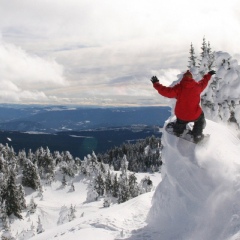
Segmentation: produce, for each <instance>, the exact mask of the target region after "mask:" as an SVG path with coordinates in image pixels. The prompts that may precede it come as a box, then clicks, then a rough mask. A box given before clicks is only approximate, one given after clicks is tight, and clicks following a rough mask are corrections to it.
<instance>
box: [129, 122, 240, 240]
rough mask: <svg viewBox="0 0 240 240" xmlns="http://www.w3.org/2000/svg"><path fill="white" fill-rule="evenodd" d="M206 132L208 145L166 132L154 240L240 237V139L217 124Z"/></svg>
mask: <svg viewBox="0 0 240 240" xmlns="http://www.w3.org/2000/svg"><path fill="white" fill-rule="evenodd" d="M204 133H209V134H210V135H211V136H210V139H209V141H208V142H207V143H205V144H202V145H201V144H198V145H195V144H193V143H190V142H186V141H185V140H183V139H179V138H176V137H175V136H172V135H169V134H167V133H166V132H164V135H163V144H164V149H163V161H164V167H163V168H162V171H163V172H162V177H163V180H162V182H161V183H160V184H159V185H158V187H157V189H156V191H155V194H154V196H153V206H152V207H151V209H150V212H149V215H148V218H147V222H148V226H147V228H146V229H145V230H146V231H149V232H152V238H151V239H154V240H159V239H166V240H170V239H178V240H181V239H182V240H191V239H194V240H202V239H204V240H213V239H218V240H226V239H231V240H233V239H235V240H237V239H240V234H239V235H238V232H239V233H240V201H239V199H240V158H239V156H240V141H239V139H238V137H237V134H236V131H235V130H234V129H230V128H229V127H226V126H224V125H221V124H217V123H215V122H212V121H207V127H206V129H205V130H204ZM234 234H237V235H236V236H235V237H234V238H231V237H232V236H233V235H234ZM237 236H238V238H237ZM133 239H134V238H133Z"/></svg>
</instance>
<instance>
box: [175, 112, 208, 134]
mask: <svg viewBox="0 0 240 240" xmlns="http://www.w3.org/2000/svg"><path fill="white" fill-rule="evenodd" d="M189 122H194V125H193V129H192V134H193V136H194V137H196V136H199V135H202V132H203V129H204V128H205V126H206V120H205V117H204V113H202V114H201V115H200V117H199V118H198V119H197V120H195V121H183V120H181V119H179V118H177V121H176V123H175V125H174V127H173V131H174V132H175V133H176V134H178V135H180V134H182V133H183V131H184V130H185V129H186V126H187V124H188V123H189Z"/></svg>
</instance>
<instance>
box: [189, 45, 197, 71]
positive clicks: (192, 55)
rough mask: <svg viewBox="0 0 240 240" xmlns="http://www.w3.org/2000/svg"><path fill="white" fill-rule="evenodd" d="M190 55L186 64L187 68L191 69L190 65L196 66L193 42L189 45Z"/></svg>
mask: <svg viewBox="0 0 240 240" xmlns="http://www.w3.org/2000/svg"><path fill="white" fill-rule="evenodd" d="M189 53H190V57H189V61H188V62H189V65H188V68H189V69H191V68H192V67H196V58H197V57H196V56H195V50H194V47H193V44H192V43H191V45H190V51H189Z"/></svg>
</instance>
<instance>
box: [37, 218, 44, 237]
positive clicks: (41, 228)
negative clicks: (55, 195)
mask: <svg viewBox="0 0 240 240" xmlns="http://www.w3.org/2000/svg"><path fill="white" fill-rule="evenodd" d="M42 232H44V228H43V225H42V222H41V219H40V216H38V221H37V233H38V234H40V233H42Z"/></svg>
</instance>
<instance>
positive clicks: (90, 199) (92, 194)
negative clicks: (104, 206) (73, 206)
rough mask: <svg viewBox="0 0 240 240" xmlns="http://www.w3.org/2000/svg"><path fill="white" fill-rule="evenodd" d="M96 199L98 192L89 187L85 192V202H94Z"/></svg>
mask: <svg viewBox="0 0 240 240" xmlns="http://www.w3.org/2000/svg"><path fill="white" fill-rule="evenodd" d="M97 199H98V193H97V191H96V190H95V189H94V188H93V187H89V189H88V192H87V199H86V201H87V202H94V201H97Z"/></svg>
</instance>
